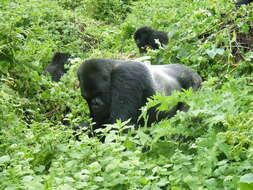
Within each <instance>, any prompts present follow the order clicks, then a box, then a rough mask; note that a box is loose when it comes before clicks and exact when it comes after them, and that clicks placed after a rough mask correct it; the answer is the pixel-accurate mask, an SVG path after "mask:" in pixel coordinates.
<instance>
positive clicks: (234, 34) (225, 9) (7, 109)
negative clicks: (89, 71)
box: [0, 0, 253, 190]
mask: <svg viewBox="0 0 253 190" xmlns="http://www.w3.org/2000/svg"><path fill="white" fill-rule="evenodd" d="M143 25H147V26H151V27H153V28H156V29H159V30H164V31H168V32H169V44H168V45H167V46H166V47H165V48H164V49H160V50H157V51H149V52H148V53H147V55H150V56H151V61H152V64H170V63H181V64H185V65H188V66H190V67H192V68H193V69H195V70H196V71H198V73H200V75H201V76H202V77H203V79H204V80H205V82H204V83H203V86H202V88H201V90H200V91H198V92H194V93H193V92H191V91H186V92H184V93H175V94H174V95H173V96H171V97H163V96H159V95H157V96H156V97H154V99H153V100H152V101H150V102H149V104H148V105H147V106H151V105H153V104H155V103H157V102H161V103H162V104H161V107H160V109H161V110H162V109H164V108H167V106H168V103H173V102H177V101H184V102H186V103H187V104H188V105H189V106H190V110H189V111H188V112H186V113H185V112H180V113H178V114H177V115H176V116H175V117H173V118H171V119H170V120H164V121H161V122H159V123H157V124H153V126H148V127H143V128H141V129H139V130H132V132H131V133H129V134H128V135H122V134H121V132H120V131H121V129H122V128H124V127H131V126H127V125H126V123H124V122H123V123H122V122H118V123H116V124H115V126H114V127H119V129H120V130H119V131H118V132H116V131H113V132H111V133H109V134H107V137H106V142H105V143H101V142H100V141H99V140H98V139H97V138H88V137H87V135H86V134H85V133H84V134H82V135H81V136H80V139H81V141H76V140H75V139H74V138H73V135H72V133H73V131H72V130H71V126H75V125H78V124H79V123H81V122H84V121H85V122H87V121H88V120H89V118H88V108H87V105H86V104H85V101H84V100H83V99H82V98H81V96H80V92H79V89H78V88H77V86H76V82H77V78H76V70H77V68H78V66H79V65H80V63H81V61H78V60H77V61H76V62H73V64H72V65H71V66H70V71H69V72H68V73H67V74H66V75H65V76H64V77H63V78H62V80H61V82H59V83H54V82H51V80H50V78H49V77H48V76H47V75H44V72H43V70H44V68H45V66H46V65H47V64H48V63H49V62H50V59H51V57H52V55H53V53H54V52H57V51H61V52H68V53H70V54H71V55H72V57H73V58H74V57H80V59H81V60H84V59H88V58H92V57H107V58H117V59H135V58H137V57H139V56H140V55H139V53H137V52H138V49H137V47H136V46H135V44H134V41H133V38H132V34H133V32H134V31H135V29H136V28H138V27H140V26H143ZM252 44H253V7H252V5H251V6H243V7H241V8H240V9H236V8H235V6H234V4H233V2H232V1H227V0H221V1H217V0H181V1H175V0H156V1H154V0H123V1H120V0H110V1H106V0H96V2H95V3H94V1H92V0H75V1H71V0H63V1H60V0H58V1H54V0H19V1H12V0H2V1H1V3H0V77H1V78H0V89H1V91H0V189H6V190H14V189H15V190H16V189H17V190H19V189H26V190H28V189H36V190H38V189H57V190H65V189H66V190H71V189H89V190H95V189H99V190H100V189H104V190H106V189H108V190H109V189H115V190H116V189H117V190H118V189H120V190H124V189H131V190H134V189H136V190H137V189H145V190H149V189H152V190H153V189H154V190H159V189H171V190H188V189H191V190H204V189H206V190H207V189H208V190H233V189H240V190H251V189H253V78H252V77H253V74H252V71H253V64H252V63H253V51H252ZM145 110H146V109H145V108H144V109H143V115H144V116H145ZM109 127H110V126H109Z"/></svg>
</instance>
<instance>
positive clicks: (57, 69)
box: [45, 53, 70, 82]
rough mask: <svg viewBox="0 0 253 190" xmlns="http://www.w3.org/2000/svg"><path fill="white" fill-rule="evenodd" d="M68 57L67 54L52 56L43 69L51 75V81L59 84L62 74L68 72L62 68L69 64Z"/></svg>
mask: <svg viewBox="0 0 253 190" xmlns="http://www.w3.org/2000/svg"><path fill="white" fill-rule="evenodd" d="M69 57H70V55H69V54H68V53H55V54H54V56H53V58H52V61H51V63H50V64H49V65H48V66H47V67H46V69H45V71H47V72H48V73H49V74H50V75H51V77H52V80H53V81H55V82H59V80H60V79H61V77H62V76H63V75H64V73H66V72H67V71H68V70H67V69H65V68H64V65H65V64H69V62H68V58H69Z"/></svg>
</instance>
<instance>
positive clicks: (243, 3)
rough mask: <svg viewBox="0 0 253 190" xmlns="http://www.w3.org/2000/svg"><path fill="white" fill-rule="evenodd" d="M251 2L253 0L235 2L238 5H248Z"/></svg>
mask: <svg viewBox="0 0 253 190" xmlns="http://www.w3.org/2000/svg"><path fill="white" fill-rule="evenodd" d="M251 2H253V0H237V2H236V3H235V4H236V6H238V7H240V6H241V5H247V4H249V3H251Z"/></svg>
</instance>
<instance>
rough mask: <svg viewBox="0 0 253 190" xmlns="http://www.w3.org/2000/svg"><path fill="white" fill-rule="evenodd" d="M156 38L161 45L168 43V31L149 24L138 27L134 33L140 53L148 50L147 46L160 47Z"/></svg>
mask: <svg viewBox="0 0 253 190" xmlns="http://www.w3.org/2000/svg"><path fill="white" fill-rule="evenodd" d="M156 39H157V40H159V42H160V44H161V45H166V44H168V33H167V32H162V31H158V30H154V29H152V28H150V27H147V26H144V27H141V28H139V29H137V30H136V31H135V33H134V40H135V43H136V45H137V47H138V48H139V51H140V53H145V52H147V48H151V49H158V48H159V43H157V42H156V41H155V40H156Z"/></svg>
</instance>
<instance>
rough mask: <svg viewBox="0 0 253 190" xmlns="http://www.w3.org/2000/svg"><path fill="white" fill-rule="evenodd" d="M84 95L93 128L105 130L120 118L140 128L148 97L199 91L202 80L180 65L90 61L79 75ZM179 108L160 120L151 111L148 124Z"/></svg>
mask: <svg viewBox="0 0 253 190" xmlns="http://www.w3.org/2000/svg"><path fill="white" fill-rule="evenodd" d="M77 75H78V79H79V81H80V88H81V95H82V97H83V98H84V99H85V100H86V101H87V103H88V106H89V109H90V116H91V118H92V119H93V122H95V125H94V126H93V129H97V128H103V125H104V124H112V123H114V122H115V121H116V120H117V119H121V120H122V121H125V120H127V119H129V118H131V121H130V124H134V125H136V124H137V125H138V124H140V123H138V122H137V120H138V116H139V115H140V108H141V107H142V106H144V105H145V103H146V102H147V98H148V97H150V96H152V95H154V94H155V93H156V92H160V93H162V94H164V95H171V93H172V91H173V90H179V91H180V90H182V89H189V88H190V87H192V89H193V90H197V89H198V88H199V87H200V85H201V82H202V79H201V77H200V76H199V75H198V74H197V73H196V72H194V71H193V70H192V69H190V68H189V67H186V66H184V65H179V64H170V65H145V64H144V63H140V62H134V61H121V60H110V59H90V60H87V61H85V62H84V63H83V64H82V65H81V66H80V68H79V69H78V72H77ZM177 110H181V107H180V106H179V105H178V106H176V107H175V108H174V109H172V110H170V111H169V112H166V113H163V114H160V115H159V116H158V118H157V113H156V109H150V110H149V112H148V115H149V121H148V125H149V124H150V123H152V122H155V121H159V120H161V119H164V118H169V117H172V116H173V115H175V114H176V111H177Z"/></svg>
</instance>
